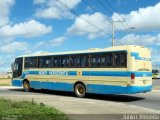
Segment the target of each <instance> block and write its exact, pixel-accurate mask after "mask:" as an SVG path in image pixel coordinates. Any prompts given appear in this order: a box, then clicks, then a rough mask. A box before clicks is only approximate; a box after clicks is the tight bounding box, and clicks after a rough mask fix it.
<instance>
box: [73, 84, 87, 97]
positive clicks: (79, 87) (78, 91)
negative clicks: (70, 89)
mask: <svg viewBox="0 0 160 120" xmlns="http://www.w3.org/2000/svg"><path fill="white" fill-rule="evenodd" d="M74 93H75V95H76V96H77V97H80V98H82V97H85V95H86V88H85V86H84V85H83V84H82V83H77V84H76V85H75V87H74Z"/></svg>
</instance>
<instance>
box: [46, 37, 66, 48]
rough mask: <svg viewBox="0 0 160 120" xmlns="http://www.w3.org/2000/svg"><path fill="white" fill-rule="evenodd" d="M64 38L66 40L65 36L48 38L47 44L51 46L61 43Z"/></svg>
mask: <svg viewBox="0 0 160 120" xmlns="http://www.w3.org/2000/svg"><path fill="white" fill-rule="evenodd" d="M65 40H66V38H65V37H58V38H56V39H53V40H50V41H49V45H50V46H52V47H57V46H60V45H62V44H63V42H64V41H65Z"/></svg>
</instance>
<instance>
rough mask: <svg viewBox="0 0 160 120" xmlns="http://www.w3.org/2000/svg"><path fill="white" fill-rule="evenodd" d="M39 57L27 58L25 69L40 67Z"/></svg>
mask: <svg viewBox="0 0 160 120" xmlns="http://www.w3.org/2000/svg"><path fill="white" fill-rule="evenodd" d="M37 63H38V60H37V57H30V58H25V68H37V67H38V64H37Z"/></svg>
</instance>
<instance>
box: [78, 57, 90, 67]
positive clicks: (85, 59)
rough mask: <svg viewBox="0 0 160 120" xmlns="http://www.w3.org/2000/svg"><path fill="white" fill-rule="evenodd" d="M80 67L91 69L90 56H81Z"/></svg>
mask: <svg viewBox="0 0 160 120" xmlns="http://www.w3.org/2000/svg"><path fill="white" fill-rule="evenodd" d="M80 67H82V68H84V67H89V55H81V56H80Z"/></svg>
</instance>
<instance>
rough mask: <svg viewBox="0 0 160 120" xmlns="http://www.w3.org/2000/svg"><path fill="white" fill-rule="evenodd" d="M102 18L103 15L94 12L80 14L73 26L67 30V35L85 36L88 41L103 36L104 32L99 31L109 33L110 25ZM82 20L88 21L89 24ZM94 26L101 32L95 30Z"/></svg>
mask: <svg viewBox="0 0 160 120" xmlns="http://www.w3.org/2000/svg"><path fill="white" fill-rule="evenodd" d="M103 16H105V15H103V14H102V13H100V12H96V13H94V14H82V15H80V16H79V17H77V18H76V19H75V22H74V24H73V25H72V26H71V27H70V28H68V29H67V33H68V34H74V35H87V36H88V38H90V39H93V38H96V37H100V36H103V35H104V32H102V31H101V30H103V31H105V32H106V33H110V32H111V25H110V24H109V23H107V22H106V18H105V17H103ZM82 18H84V19H85V20H87V21H89V22H90V23H91V24H89V23H88V22H86V21H84V20H83V19H82ZM92 24H93V25H92ZM94 25H96V26H97V27H98V28H100V29H101V30H100V29H98V28H96V27H95V26H94ZM108 28H109V29H108Z"/></svg>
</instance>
